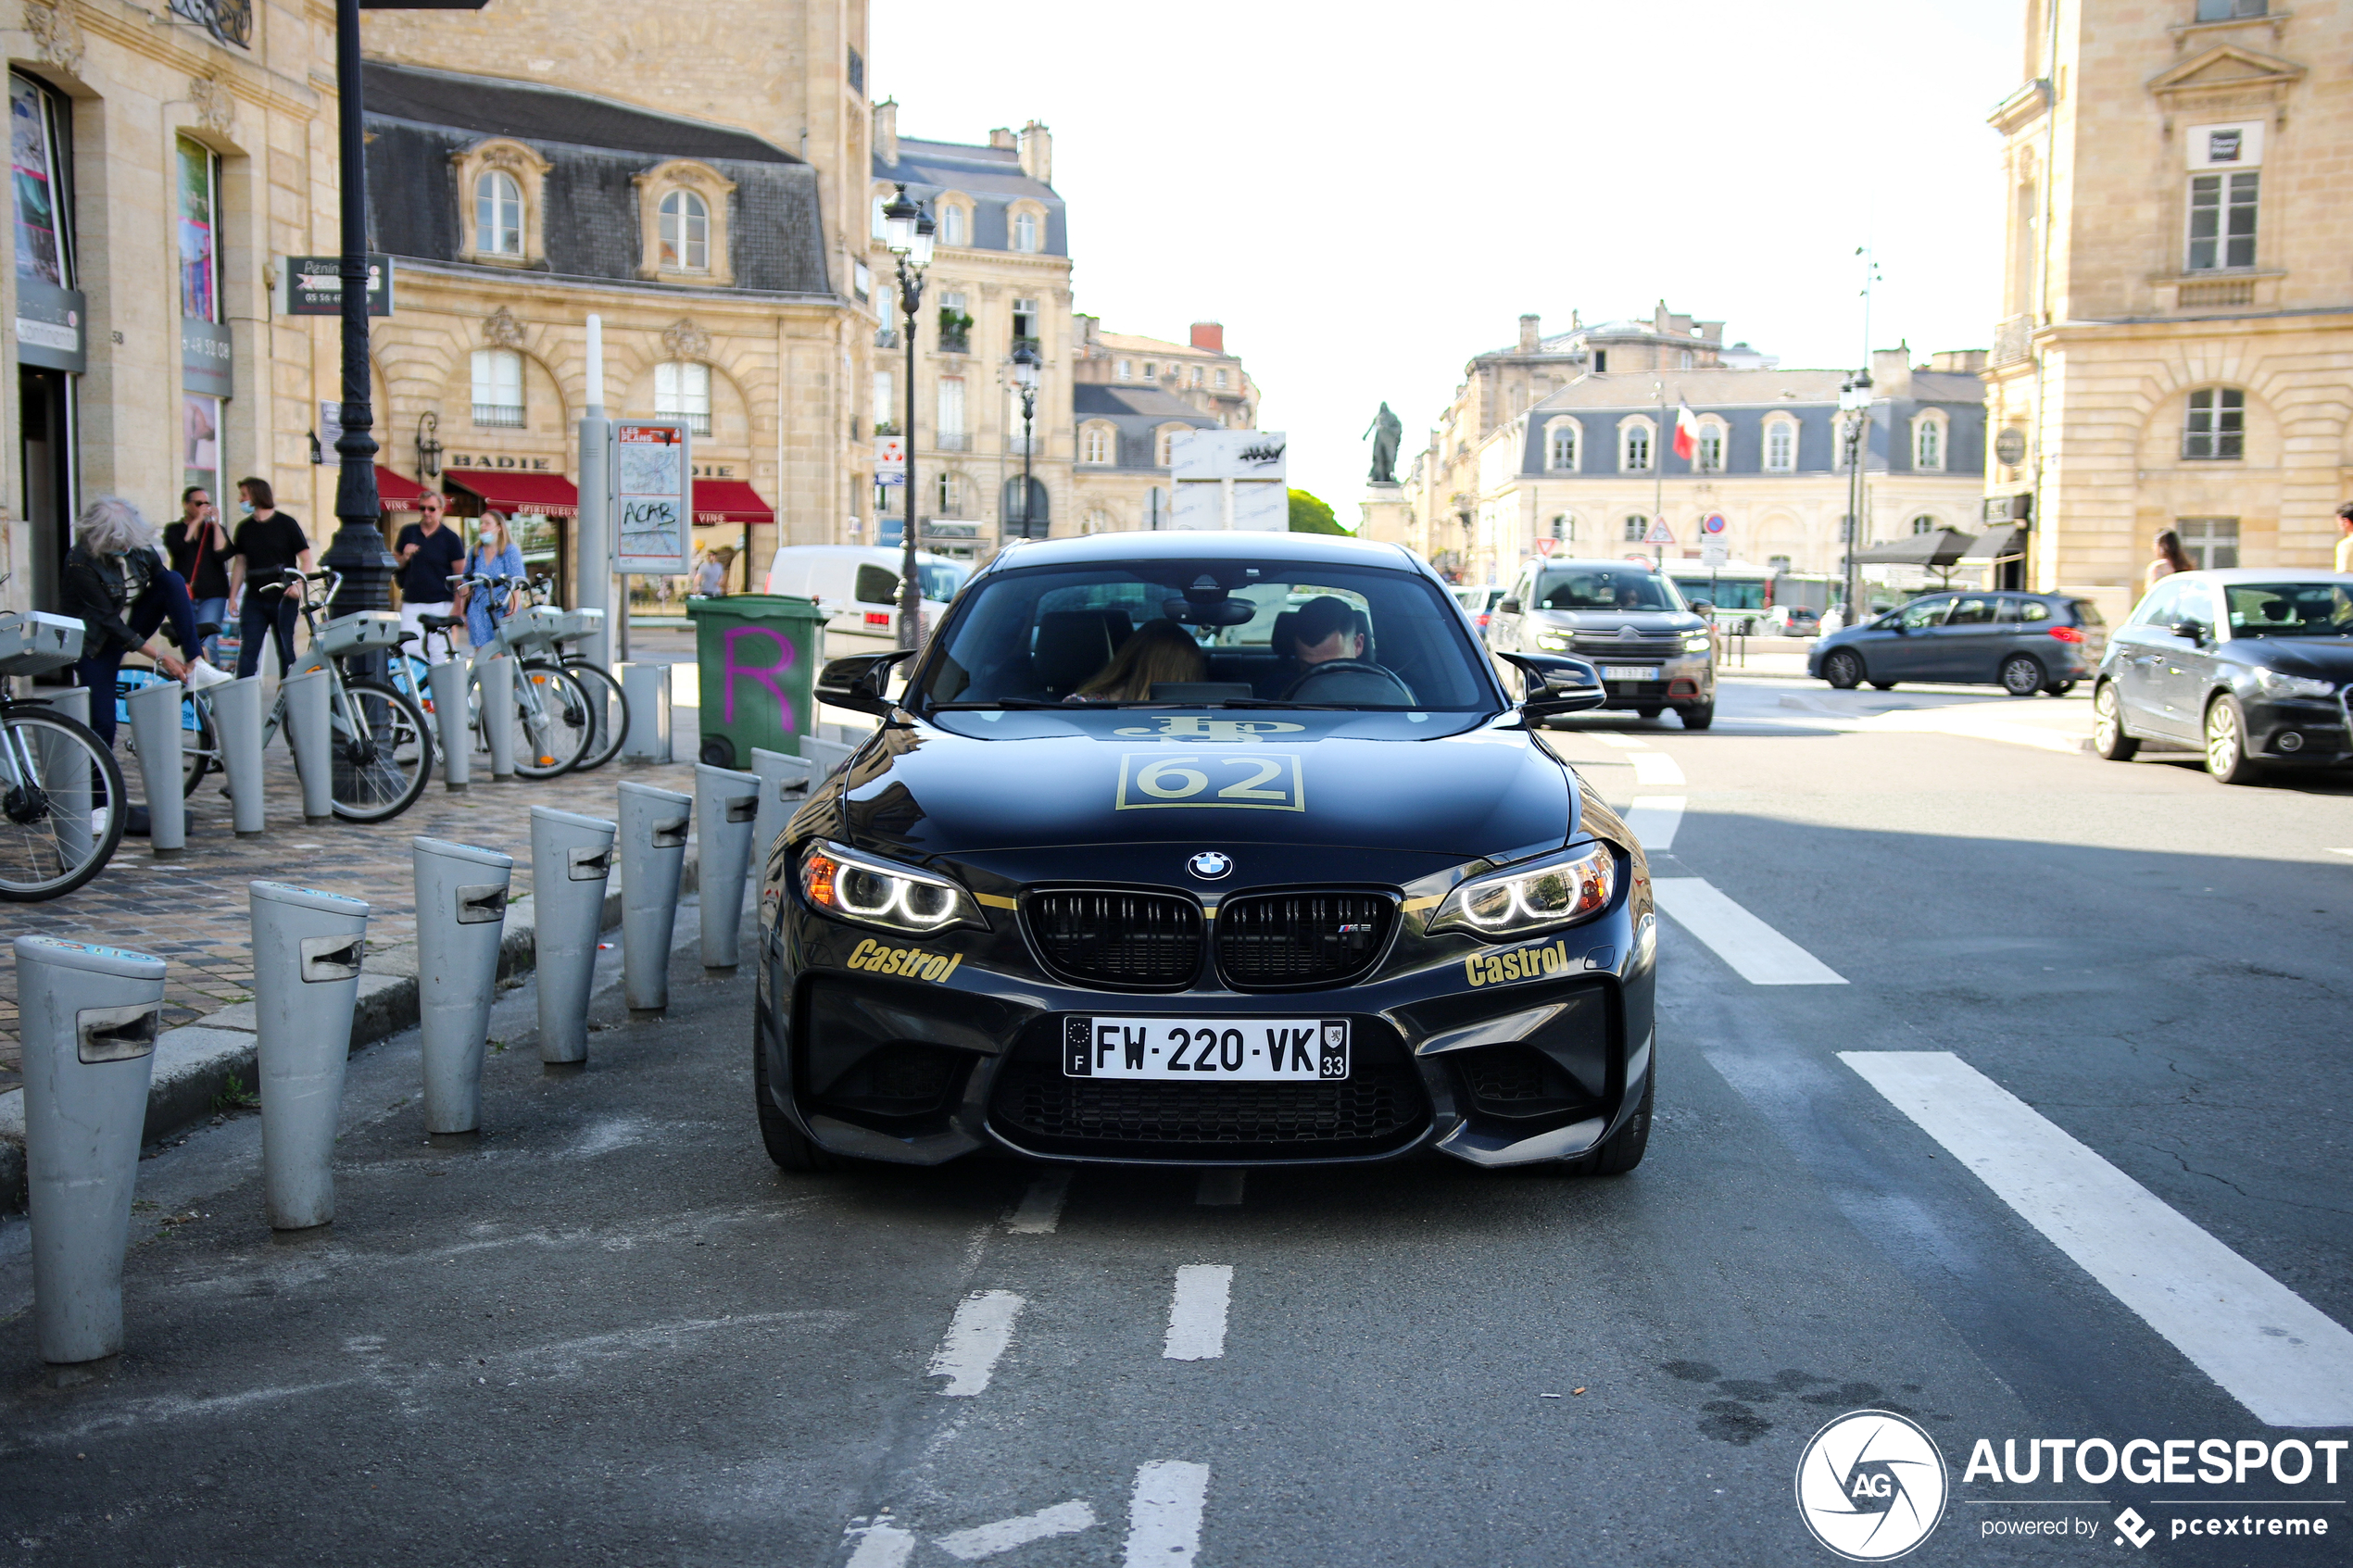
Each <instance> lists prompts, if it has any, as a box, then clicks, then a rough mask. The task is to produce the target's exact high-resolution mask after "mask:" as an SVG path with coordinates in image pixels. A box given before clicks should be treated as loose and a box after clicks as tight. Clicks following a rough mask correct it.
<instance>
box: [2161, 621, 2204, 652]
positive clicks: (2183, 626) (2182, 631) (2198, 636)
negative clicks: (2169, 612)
mask: <svg viewBox="0 0 2353 1568" xmlns="http://www.w3.org/2000/svg"><path fill="white" fill-rule="evenodd" d="M2166 630H2167V631H2169V632H2171V633H2173V634H2174V635H2175V636H2177V637H2180V638H2182V639H2183V640H2184V641H2187V642H2193V643H2196V645H2197V646H2200V647H2204V646H2206V637H2207V632H2206V622H2205V621H2175V622H2173V624H2172V625H2171V626H2169V627H2167V628H2166Z"/></svg>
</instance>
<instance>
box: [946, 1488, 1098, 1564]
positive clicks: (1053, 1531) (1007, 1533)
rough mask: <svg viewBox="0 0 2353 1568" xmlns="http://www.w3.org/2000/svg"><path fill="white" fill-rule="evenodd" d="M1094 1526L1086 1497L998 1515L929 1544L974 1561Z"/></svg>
mask: <svg viewBox="0 0 2353 1568" xmlns="http://www.w3.org/2000/svg"><path fill="white" fill-rule="evenodd" d="M1094 1527H1095V1511H1094V1510H1093V1509H1091V1508H1089V1507H1088V1506H1087V1503H1086V1499H1083V1498H1081V1499H1073V1500H1071V1501H1069V1502H1060V1503H1056V1504H1055V1505H1054V1506H1053V1507H1051V1508H1041V1509H1039V1510H1038V1512H1035V1513H1025V1514H1023V1515H1021V1516H1020V1517H1019V1518H1017V1519H1000V1520H998V1521H997V1522H996V1523H995V1524H975V1525H974V1526H973V1527H972V1528H971V1529H969V1530H958V1531H957V1532H955V1533H954V1534H953V1535H948V1536H938V1537H934V1538H933V1540H932V1543H931V1544H932V1545H934V1546H936V1547H937V1548H938V1549H940V1550H942V1551H944V1552H946V1553H947V1554H948V1555H949V1556H950V1557H955V1558H961V1559H963V1561H964V1562H979V1561H980V1560H981V1559H982V1558H984V1557H994V1556H996V1555H997V1554H998V1553H999V1552H1000V1551H1011V1550H1013V1548H1015V1547H1021V1546H1027V1545H1028V1544H1029V1543H1030V1542H1032V1541H1042V1540H1049V1539H1051V1538H1052V1537H1055V1536H1075V1535H1076V1534H1078V1532H1079V1531H1081V1530H1091V1529H1093V1528H1094Z"/></svg>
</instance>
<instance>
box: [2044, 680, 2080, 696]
mask: <svg viewBox="0 0 2353 1568" xmlns="http://www.w3.org/2000/svg"><path fill="white" fill-rule="evenodd" d="M2074 689H2075V683H2074V682H2072V681H2053V682H2052V683H2051V684H2049V685H2047V686H2045V687H2044V688H2043V690H2044V691H2045V692H2047V693H2048V694H2050V695H2051V696H2066V695H2067V694H2068V693H2070V692H2071V691H2073V690H2074Z"/></svg>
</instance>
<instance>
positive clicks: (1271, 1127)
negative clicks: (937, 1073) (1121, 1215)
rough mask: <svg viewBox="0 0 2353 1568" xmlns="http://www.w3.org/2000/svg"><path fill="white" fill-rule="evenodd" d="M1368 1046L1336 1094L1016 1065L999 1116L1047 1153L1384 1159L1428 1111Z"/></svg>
mask: <svg viewBox="0 0 2353 1568" xmlns="http://www.w3.org/2000/svg"><path fill="white" fill-rule="evenodd" d="M1362 1044H1363V1042H1362V1041H1361V1039H1360V1041H1359V1046H1360V1059H1359V1060H1358V1061H1357V1062H1356V1063H1355V1073H1354V1075H1353V1076H1352V1077H1349V1078H1347V1079H1344V1080H1342V1081H1340V1082H1339V1083H1331V1084H1322V1083H1316V1084H1153V1083H1139V1082H1136V1081H1133V1080H1121V1079H1106V1078H1065V1077H1063V1075H1062V1072H1061V1068H1060V1066H1059V1064H1057V1063H1054V1062H1051V1061H1048V1062H1039V1061H1028V1060H1016V1061H1009V1062H1007V1063H1006V1064H1005V1065H1004V1067H1003V1069H1002V1070H1001V1071H1000V1072H999V1073H998V1075H997V1087H996V1093H995V1096H994V1099H993V1105H992V1113H993V1115H994V1118H995V1120H996V1121H997V1123H998V1124H999V1125H1000V1127H1001V1128H1002V1129H1003V1130H1004V1131H1005V1132H1006V1133H1007V1135H1010V1136H1012V1137H1013V1139H1014V1140H1015V1141H1016V1142H1018V1143H1020V1144H1022V1145H1024V1146H1026V1147H1027V1148H1034V1149H1036V1150H1038V1152H1041V1153H1062V1154H1093V1155H1101V1156H1114V1157H1125V1158H1128V1159H1138V1160H1177V1161H1181V1160H1186V1159H1188V1158H1190V1159H1202V1158H1207V1159H1213V1160H1219V1159H1246V1158H1252V1157H1257V1158H1266V1159H1278V1160H1279V1159H1285V1158H1291V1159H1303V1160H1313V1159H1324V1158H1341V1157H1346V1156H1349V1155H1358V1154H1377V1153H1380V1152H1383V1151H1384V1150H1386V1149H1389V1148H1396V1147H1397V1146H1398V1145H1400V1144H1402V1143H1403V1142H1405V1141H1407V1140H1408V1139H1410V1138H1411V1137H1412V1136H1414V1135H1416V1134H1417V1133H1418V1132H1419V1131H1420V1129H1421V1126H1422V1124H1423V1123H1424V1122H1425V1121H1427V1120H1428V1103H1427V1101H1426V1099H1425V1098H1424V1097H1423V1094H1422V1087H1421V1082H1420V1080H1419V1079H1418V1078H1417V1077H1416V1075H1415V1073H1414V1071H1413V1069H1412V1068H1411V1067H1409V1066H1406V1065H1404V1064H1403V1063H1393V1062H1392V1063H1381V1062H1366V1061H1365V1060H1362V1059H1361V1047H1362Z"/></svg>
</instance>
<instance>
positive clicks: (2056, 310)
mask: <svg viewBox="0 0 2353 1568" xmlns="http://www.w3.org/2000/svg"><path fill="white" fill-rule="evenodd" d="M2024 45H2025V46H2024V50H2023V61H2022V71H2021V74H2022V75H2023V76H2024V78H2025V79H2026V85H2025V86H2023V87H2020V89H2018V91H2017V92H2015V93H2013V94H2011V95H2010V96H2009V97H2008V98H2007V100H2006V101H2005V102H2004V103H2003V104H2002V105H2001V106H2000V107H1999V108H1997V109H1996V111H1995V112H1994V116H1993V125H1994V129H1995V130H1996V131H1997V132H1999V133H2000V135H2001V138H2002V153H2001V156H2002V159H2003V169H2004V174H2005V182H2006V186H2007V190H2006V199H2005V203H2004V220H2005V222H2006V225H2007V230H2006V232H2007V247H2006V252H2005V256H2006V262H2005V275H2004V279H2003V290H2004V317H2003V320H2001V322H2000V324H1999V326H1998V327H1997V329H1996V331H1995V333H1994V354H1993V358H1992V364H1991V372H1990V375H1989V383H1990V384H1989V399H1990V420H1991V426H1992V429H1993V432H1994V436H1993V439H1992V442H1991V445H1990V447H1989V452H1988V456H1987V459H1986V468H1985V481H1986V489H1987V492H1988V493H1989V499H1992V498H1994V497H2001V498H2008V497H2031V502H2030V501H2024V500H2020V501H2016V502H2007V501H1995V502H1994V504H1995V505H2003V504H2010V505H2017V506H2024V505H2031V506H2032V508H2033V510H2034V513H2035V521H2034V526H2033V528H2032V533H2031V534H2030V541H2031V543H2030V553H2029V559H2028V574H2029V579H2030V582H2031V583H2032V586H2035V587H2038V588H2045V589H2064V590H2068V591H2071V592H2082V593H2086V594H2088V595H2091V596H2094V597H2095V598H2098V599H2100V600H2102V601H2103V602H2104V603H2105V604H2106V605H2107V606H2108V613H2109V614H2110V615H2111V617H2113V616H2114V615H2116V614H2117V613H2118V612H2119V611H2120V609H2121V608H2123V607H2124V606H2126V605H2128V604H2129V603H2130V602H2131V601H2132V599H2133V596H2135V593H2136V591H2137V586H2138V584H2139V583H2140V581H2141V575H2142V571H2143V569H2144V567H2145V563H2146V562H2147V560H2148V559H2149V557H2150V547H2149V541H2150V537H2151V535H2152V534H2153V533H2155V532H2156V531H2157V530H2158V529H2160V528H2168V527H2171V528H2175V529H2179V530H2181V531H2182V532H2183V535H2184V538H2185V542H2186V543H2188V545H2189V546H2190V547H2191V550H2192V553H2193V555H2195V556H2196V557H2197V558H2199V559H2201V560H2202V561H2205V562H2208V563H2210V564H2217V565H2221V564H2230V563H2233V562H2235V563H2237V564H2241V565H2246V566H2271V565H2279V566H2304V567H2313V566H2324V565H2326V564H2327V562H2328V561H2329V558H2330V556H2329V550H2330V546H2331V544H2332V543H2333V541H2334V537H2335V532H2336V531H2335V521H2334V516H2333V515H2332V514H2333V513H2334V508H2336V506H2337V505H2338V504H2339V503H2340V502H2341V501H2343V500H2344V499H2345V498H2346V497H2347V495H2353V392H2348V387H2353V267H2349V266H2348V265H2347V260H2346V257H2347V254H2348V252H2353V217H2348V216H2347V210H2346V205H2345V202H2344V199H2343V198H2344V192H2345V191H2346V189H2347V184H2348V182H2353V4H2348V3H2347V0H2297V3H2296V5H2295V6H2293V7H2292V8H2291V7H2290V6H2287V5H2285V4H2284V3H2283V0H2271V3H2270V4H2268V5H2266V4H2264V3H2263V0H2166V3H2164V4H2161V5H2155V6H2152V5H2146V4H2137V3H2135V4H2126V3H2125V0H2032V3H2030V4H2029V5H2028V6H2027V14H2026V26H2025V36H2024Z"/></svg>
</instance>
